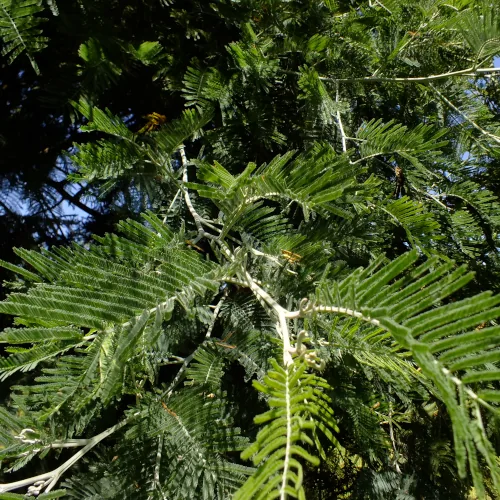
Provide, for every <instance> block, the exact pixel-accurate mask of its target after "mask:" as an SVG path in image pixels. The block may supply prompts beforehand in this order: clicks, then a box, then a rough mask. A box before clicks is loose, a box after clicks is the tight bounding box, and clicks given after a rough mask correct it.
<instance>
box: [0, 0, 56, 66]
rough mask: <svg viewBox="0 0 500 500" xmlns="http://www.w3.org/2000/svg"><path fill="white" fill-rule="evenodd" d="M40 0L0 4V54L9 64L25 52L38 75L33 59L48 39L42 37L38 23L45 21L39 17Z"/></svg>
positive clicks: (8, 0)
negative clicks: (1, 44)
mask: <svg viewBox="0 0 500 500" xmlns="http://www.w3.org/2000/svg"><path fill="white" fill-rule="evenodd" d="M43 10H44V8H43V7H42V2H41V0H2V1H1V2H0V39H2V42H3V46H2V48H1V54H2V55H4V56H8V60H9V63H11V62H12V61H14V59H16V58H17V57H18V56H19V55H20V54H22V53H23V52H26V54H27V56H28V57H29V59H30V62H31V65H32V66H33V69H34V70H35V71H36V72H37V73H39V69H38V65H37V64H36V62H35V59H34V57H33V55H34V53H35V52H38V51H40V50H42V49H43V48H45V47H46V46H47V41H48V38H47V37H44V36H42V30H41V29H40V28H39V25H40V23H42V22H43V21H45V19H43V18H42V17H40V16H37V14H39V13H40V12H42V11H43Z"/></svg>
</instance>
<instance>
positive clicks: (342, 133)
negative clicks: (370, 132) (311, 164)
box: [335, 84, 347, 153]
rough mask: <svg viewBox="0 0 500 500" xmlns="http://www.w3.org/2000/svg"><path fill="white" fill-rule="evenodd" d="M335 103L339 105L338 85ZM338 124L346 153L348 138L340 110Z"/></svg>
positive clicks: (343, 149) (338, 111)
mask: <svg viewBox="0 0 500 500" xmlns="http://www.w3.org/2000/svg"><path fill="white" fill-rule="evenodd" d="M335 102H336V103H337V105H338V103H339V86H338V84H337V92H336V94H335ZM337 122H338V124H339V129H340V135H341V137H342V151H343V152H344V153H345V152H346V151H347V142H346V136H345V132H344V126H343V125H342V117H341V116H340V110H339V109H337Z"/></svg>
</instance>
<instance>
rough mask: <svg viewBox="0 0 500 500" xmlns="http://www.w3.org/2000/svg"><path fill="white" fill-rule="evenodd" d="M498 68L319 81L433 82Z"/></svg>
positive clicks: (498, 70)
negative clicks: (426, 74) (424, 74)
mask: <svg viewBox="0 0 500 500" xmlns="http://www.w3.org/2000/svg"><path fill="white" fill-rule="evenodd" d="M498 72H500V68H479V69H475V68H473V67H472V68H467V69H462V70H459V71H451V72H449V73H441V74H439V75H428V76H413V77H386V76H365V77H362V78H330V77H327V76H320V77H319V79H320V80H323V81H325V82H334V83H336V82H388V83H390V82H400V83H412V82H432V81H435V80H445V79H446V78H450V77H452V76H479V75H482V74H485V73H498Z"/></svg>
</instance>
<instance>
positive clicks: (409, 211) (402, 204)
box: [378, 196, 440, 247]
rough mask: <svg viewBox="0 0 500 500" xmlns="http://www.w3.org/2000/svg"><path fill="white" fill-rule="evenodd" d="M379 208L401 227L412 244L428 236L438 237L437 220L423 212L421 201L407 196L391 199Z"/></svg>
mask: <svg viewBox="0 0 500 500" xmlns="http://www.w3.org/2000/svg"><path fill="white" fill-rule="evenodd" d="M378 208H379V210H380V211H381V212H384V213H385V214H387V215H388V216H389V220H390V221H391V222H392V223H394V224H396V225H400V226H401V227H403V229H404V230H405V232H406V235H407V236H408V240H409V241H410V243H411V244H412V246H414V247H415V246H416V245H418V244H421V242H422V241H426V240H429V239H430V238H434V239H437V238H440V236H439V228H440V226H439V222H438V221H437V220H435V219H434V217H433V216H432V215H431V214H429V213H427V212H425V211H424V209H423V206H422V204H421V203H418V202H415V201H413V200H410V199H409V198H408V197H407V196H404V197H403V198H400V199H399V200H393V201H391V202H389V203H387V204H386V205H385V206H384V205H382V204H380V205H379V207H378Z"/></svg>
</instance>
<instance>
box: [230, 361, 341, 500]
mask: <svg viewBox="0 0 500 500" xmlns="http://www.w3.org/2000/svg"><path fill="white" fill-rule="evenodd" d="M271 363H272V365H273V370H271V371H269V372H268V373H267V375H266V376H265V377H264V380H263V383H260V382H257V381H254V382H253V385H254V386H255V388H256V389H257V390H259V391H260V392H262V393H264V394H266V396H267V397H268V398H269V399H268V404H269V406H270V408H271V409H270V410H269V411H268V412H266V413H263V414H262V415H258V416H257V417H255V419H254V421H255V423H256V424H266V425H265V426H264V427H263V428H262V429H261V430H260V431H259V433H258V435H257V440H256V442H255V443H254V444H252V445H251V446H250V447H248V448H247V449H246V450H245V451H244V452H243V453H242V454H241V456H242V458H247V459H248V458H252V461H253V463H254V465H255V466H258V469H257V472H256V473H255V474H253V475H252V477H251V478H249V479H248V480H247V482H246V483H245V484H244V485H243V486H242V487H241V489H240V490H239V491H238V492H237V493H236V495H235V496H234V499H235V500H241V499H245V498H255V499H258V500H260V499H268V498H269V499H270V498H286V497H287V496H288V495H291V496H292V497H294V498H301V499H304V498H305V493H304V488H303V486H302V480H303V470H302V465H301V462H300V461H299V458H300V459H303V460H307V461H308V462H310V463H311V464H313V465H318V464H319V459H318V458H317V457H316V456H315V455H313V454H312V453H311V452H309V451H308V450H307V449H306V448H307V447H308V445H309V446H313V447H314V446H316V447H318V449H319V451H320V453H322V454H324V452H323V448H322V445H321V443H320V441H319V437H318V431H321V432H322V433H323V434H325V435H326V436H327V438H328V439H329V441H330V442H331V443H333V444H337V440H336V438H335V437H334V435H333V433H332V431H338V429H337V427H336V424H335V420H334V418H333V412H332V410H331V407H330V406H329V397H328V394H327V393H326V391H328V389H329V386H328V384H327V383H326V381H325V380H323V379H321V378H320V377H318V376H316V375H313V374H310V373H307V372H306V369H307V364H306V363H305V362H303V360H299V361H296V362H295V363H294V364H292V365H290V366H288V367H287V368H282V367H280V366H279V365H278V363H277V362H276V361H275V360H271Z"/></svg>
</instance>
